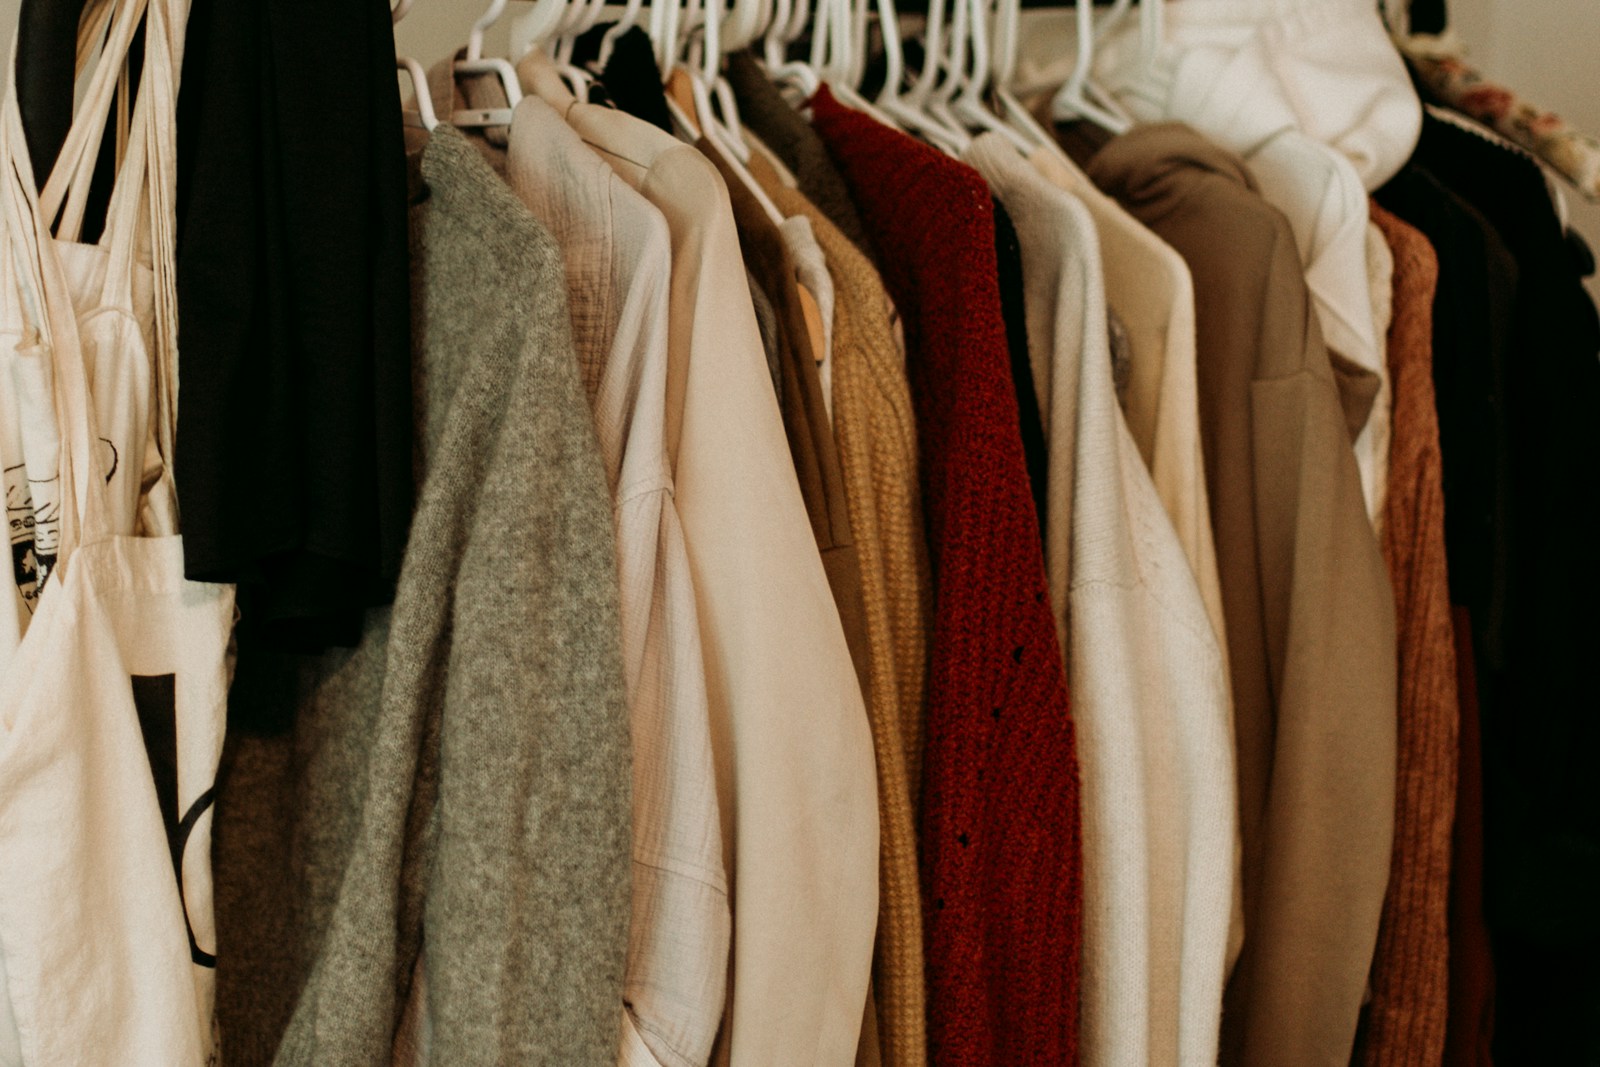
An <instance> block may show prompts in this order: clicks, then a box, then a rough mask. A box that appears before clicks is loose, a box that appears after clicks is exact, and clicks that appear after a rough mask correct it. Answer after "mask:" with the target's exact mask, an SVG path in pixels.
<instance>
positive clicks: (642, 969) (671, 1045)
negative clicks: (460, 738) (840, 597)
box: [506, 96, 732, 1067]
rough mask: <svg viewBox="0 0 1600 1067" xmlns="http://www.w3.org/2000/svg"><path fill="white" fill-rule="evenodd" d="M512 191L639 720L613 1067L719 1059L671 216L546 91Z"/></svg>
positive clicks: (702, 696) (709, 820)
mask: <svg viewBox="0 0 1600 1067" xmlns="http://www.w3.org/2000/svg"><path fill="white" fill-rule="evenodd" d="M506 180H507V182H509V183H510V185H511V188H512V190H513V191H514V192H515V193H516V194H517V196H518V198H520V199H521V200H522V202H523V203H524V204H526V205H527V206H528V208H529V210H530V211H532V212H533V214H534V216H535V217H537V218H538V219H539V220H540V221H541V222H543V223H544V224H545V225H546V226H547V227H548V228H549V229H550V232H551V233H552V234H553V235H554V236H555V239H556V243H557V244H559V245H560V246H561V253H562V258H563V261H564V263H565V265H566V274H567V289H568V294H569V306H570V308H571V312H572V335H573V342H574V345H575V347H576V349H577V354H578V362H579V367H580V369H581V372H582V375H583V381H584V386H585V388H586V389H587V390H588V394H589V401H590V404H591V406H592V407H593V409H594V420H595V429H596V430H597V432H598V434H599V438H600V451H601V455H602V456H603V457H604V459H605V462H606V472H607V474H608V476H609V477H610V480H611V488H612V497H613V500H614V502H615V504H614V508H615V512H614V513H615V516H616V525H617V557H618V558H617V569H618V573H619V578H620V581H621V608H622V652H623V662H624V666H625V668H626V672H627V681H628V696H629V708H630V711H631V714H632V724H633V731H632V737H633V918H632V924H631V927H630V931H629V940H628V965H627V967H628V969H627V974H626V977H625V979H624V984H623V994H624V997H625V1010H624V1011H623V1013H622V1028H623V1036H622V1046H621V1056H620V1059H619V1062H620V1063H622V1064H626V1065H630V1067H632V1065H636V1064H637V1065H648V1064H655V1063H660V1064H667V1065H671V1067H690V1065H695V1064H703V1063H705V1062H707V1060H708V1059H709V1058H710V1056H711V1046H712V1043H713V1042H714V1041H715V1039H716V1034H717V1026H718V1023H719V1022H720V1021H721V1019H722V1009H723V1003H724V999H725V995H726V984H727V968H728V948H729V942H730V938H731V930H732V917H731V912H730V909H729V904H728V883H727V877H726V875H725V873H724V870H723V860H722V851H723V850H722V832H721V825H722V824H721V817H720V815H719V813H718V810H717V792H716V771H715V759H714V756H713V751H712V744H711V719H710V710H709V706H708V704H707V698H706V679H705V662H704V656H703V649H702V647H701V641H700V622H699V612H698V609H697V608H696V605H695V595H694V584H693V582H692V581H691V579H690V571H689V557H688V553H687V550H686V548H685V544H684V535H683V530H682V527H681V525H680V522H679V518H678V510H677V507H676V504H675V503H674V500H673V478H672V470H671V466H670V464H669V463H668V460H667V447H666V410H667V335H668V304H669V301H668V297H669V292H670V287H671V276H672V249H671V243H670V238H669V236H668V231H667V222H666V219H665V218H663V217H662V215H661V212H659V211H657V210H656V209H655V208H654V207H653V206H652V205H651V204H650V202H649V201H647V200H646V199H645V198H644V197H642V196H641V195H639V193H638V192H636V191H635V190H634V189H633V188H632V187H630V186H629V185H628V184H627V183H626V182H624V181H622V179H621V178H619V177H617V175H616V174H615V173H614V172H613V171H612V170H611V168H610V167H608V166H607V165H606V163H605V161H603V160H602V159H601V158H600V157H599V156H598V155H596V154H595V153H594V152H592V151H591V150H590V149H589V148H587V147H586V146H585V145H584V143H583V141H582V139H581V138H580V137H579V136H578V135H577V134H576V133H574V132H573V131H572V129H571V128H570V127H569V126H567V124H566V123H565V122H563V121H562V119H561V116H560V115H558V114H557V113H556V111H555V109H554V108H552V107H551V106H550V105H549V104H547V103H545V102H544V101H543V100H541V99H539V98H538V97H536V96H529V97H525V98H524V99H523V101H522V102H521V103H520V104H518V105H517V109H516V112H515V115H514V117H513V121H512V125H511V140H510V144H509V146H508V153H507V161H506Z"/></svg>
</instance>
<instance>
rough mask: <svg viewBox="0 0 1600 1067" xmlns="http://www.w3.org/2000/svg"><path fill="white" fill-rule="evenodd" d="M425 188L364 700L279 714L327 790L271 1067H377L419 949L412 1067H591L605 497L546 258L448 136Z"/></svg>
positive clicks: (602, 824) (313, 825)
mask: <svg viewBox="0 0 1600 1067" xmlns="http://www.w3.org/2000/svg"><path fill="white" fill-rule="evenodd" d="M423 174H424V176H425V178H426V179H427V183H428V187H429V190H430V196H429V198H428V200H427V201H426V202H425V203H424V204H422V205H421V206H419V207H417V208H415V209H413V233H412V241H413V245H412V269H413V285H414V287H415V298H414V305H413V306H414V308H415V313H416V329H415V330H414V332H413V338H414V342H415V344H416V346H417V348H418V356H417V363H416V366H415V375H416V381H417V388H418V390H419V394H420V396H421V398H422V400H421V402H419V404H418V408H417V411H418V418H419V426H418V438H419V440H418V449H417V455H418V458H419V460H421V461H422V464H423V467H424V470H425V472H426V473H425V476H424V478H423V480H422V484H421V491H420V492H419V494H418V498H417V500H418V503H417V513H416V518H415V520H414V521H413V523H412V527H411V538H410V541H409V543H408V544H407V547H406V554H405V561H404V564H403V567H402V569H401V573H400V584H399V591H398V592H397V594H396V596H395V604H394V610H393V616H392V621H391V625H390V627H389V630H388V633H387V645H386V646H384V645H381V644H378V645H373V646H372V647H371V648H364V649H362V650H359V652H360V654H361V659H360V662H363V663H367V664H370V665H371V666H373V667H377V668H379V669H381V671H382V675H381V683H378V682H377V680H376V679H375V678H366V679H363V682H364V684H363V686H362V687H361V688H360V689H357V690H355V693H356V694H357V695H361V696H369V697H377V698H378V700H379V701H380V705H379V706H378V707H375V708H373V707H364V706H362V704H361V703H360V702H339V703H336V704H335V703H330V704H328V705H322V706H319V707H317V708H314V709H313V710H314V712H315V714H313V715H310V716H307V715H305V713H302V718H303V719H306V718H309V720H310V721H309V722H307V723H306V724H305V728H306V730H307V731H308V733H310V734H311V735H313V736H314V737H317V738H319V739H321V740H322V741H323V745H322V747H323V748H324V751H323V752H322V753H319V754H318V758H317V759H316V761H315V762H314V763H313V764H312V767H311V770H312V771H313V772H316V771H324V770H344V769H348V773H345V774H340V775H339V778H338V780H337V781H327V780H325V777H326V776H321V777H315V778H313V779H312V780H311V782H310V783H309V784H310V785H311V786H315V787H317V791H316V792H311V793H309V794H306V800H307V803H306V804H305V805H304V806H303V808H302V810H303V811H304V813H305V815H304V818H305V822H306V824H307V826H306V831H305V832H306V833H307V834H308V835H310V836H309V839H307V840H304V841H302V842H297V845H298V847H299V849H302V850H304V851H296V852H295V853H293V854H292V855H293V858H295V859H299V860H301V861H302V862H305V869H304V870H303V872H302V873H303V888H301V890H300V897H299V900H298V901H297V902H300V903H303V905H304V906H305V908H306V909H307V911H308V912H310V913H311V915H312V916H313V917H315V919H317V920H318V921H315V922H313V923H311V924H309V925H310V926H311V927H312V928H311V929H307V930H304V931H295V932H294V934H291V936H295V935H298V936H300V937H302V938H303V939H304V942H305V943H304V944H294V945H293V947H292V948H291V949H290V951H293V952H296V953H299V952H304V953H305V958H306V959H308V960H309V961H310V967H309V976H308V977H307V978H306V980H305V984H304V986H303V987H302V989H301V991H300V995H299V1000H298V1004H297V1005H296V1008H295V1011H294V1014H293V1017H292V1018H291V1019H290V1020H289V1021H288V1029H287V1032H286V1034H285V1035H284V1038H283V1041H282V1044H281V1046H280V1047H279V1048H278V1051H277V1055H276V1057H275V1058H274V1059H273V1061H272V1062H274V1063H275V1064H278V1065H280V1067H289V1065H306V1067H311V1065H318V1067H321V1065H326V1064H358V1063H364V1064H376V1063H388V1062H389V1059H390V1054H391V1053H390V1049H391V1042H392V1040H393V1037H394V1032H395V1025H396V1022H397V1019H398V1016H399V1011H400V1005H401V1004H402V1003H403V1002H404V1000H405V997H406V995H407V993H408V991H409V985H410V978H411V974H412V966H413V963H414V960H415V954H416V951H417V949H418V947H419V942H420V943H422V944H421V947H422V950H423V952H424V954H425V956H426V966H427V976H428V989H429V994H428V1005H429V1016H430V1021H431V1023H432V1027H433V1044H432V1049H433V1055H434V1057H435V1060H436V1062H439V1063H475V1064H499V1065H509V1064H562V1065H573V1067H576V1065H580V1064H587V1065H591V1067H611V1065H613V1064H615V1063H616V1057H617V1048H618V1027H617V1005H618V1004H619V1003H621V1000H622V975H623V967H624V962H625V958H626V955H627V946H628V917H629V894H630V884H629V854H630V850H631V845H632V817H631V815H632V813H631V786H632V782H631V773H630V770H631V753H630V740H629V727H628V713H627V702H626V695H625V687H624V682H623V677H622V662H621V637H620V632H619V630H620V627H619V623H618V608H617V579H616V563H615V559H616V549H615V545H614V538H613V533H612V527H611V502H610V494H609V492H608V490H607V486H606V477H605V469H604V467H603V465H602V462H601V458H600V451H599V446H598V443H597V442H596V440H595V431H594V424H593V422H592V420H591V418H590V415H589V410H588V405H587V403H586V402H585V399H584V394H583V387H582V384H581V382H580V381H579V377H578V366H577V360H576V359H575V358H574V356H573V349H572V341H571V336H570V325H569V322H568V314H567V303H566V287H565V285H564V282H563V270H562V265H561V253H560V250H559V249H558V248H557V247H556V245H555V242H554V241H553V239H552V238H551V237H550V234H549V232H548V231H547V230H545V229H544V227H542V226H541V225H539V223H538V222H537V221H536V220H535V219H534V218H533V216H532V215H530V214H529V213H528V211H527V210H526V209H525V208H524V207H523V206H522V205H521V204H520V203H519V202H517V200H516V199H515V197H514V196H513V195H512V194H511V191H510V190H509V189H507V188H506V187H505V185H504V183H502V182H501V181H500V180H499V179H498V178H496V177H495V176H494V174H493V173H492V172H491V171H490V169H489V167H488V166H487V165H486V164H485V163H484V162H483V161H482V159H481V158H479V155H478V152H477V150H476V149H474V148H473V147H472V146H471V145H470V144H469V143H468V142H467V141H466V139H465V138H464V137H462V136H461V134H460V133H458V132H457V131H456V130H454V129H452V128H450V127H448V126H443V125H441V126H440V127H439V128H438V129H437V130H435V131H434V133H433V135H432V139H431V140H430V142H429V144H428V147H427V149H426V151H425V153H424V156H423ZM485 279H495V280H496V281H495V284H493V285H489V284H486V283H485ZM382 637H383V635H382V634H381V632H379V633H376V634H374V635H373V636H370V637H369V638H368V640H369V642H370V641H374V640H378V641H381V640H382ZM330 662H332V663H337V662H339V661H338V658H337V657H330ZM332 680H333V681H334V683H336V684H340V685H345V684H350V683H351V680H349V679H343V680H341V677H340V675H339V672H337V671H335V672H334V675H333V677H332ZM380 689H381V695H379V690H380ZM364 717H366V718H364ZM330 719H331V720H332V721H329V720H330ZM330 746H332V747H330ZM330 796H331V797H334V798H337V800H338V801H339V803H338V804H336V805H334V806H332V807H331V808H329V807H323V806H319V805H316V804H314V803H310V802H311V801H315V800H319V799H327V798H329V797H330ZM424 823H425V824H426V828H425V829H424V826H423V824H424ZM243 873H244V872H243V871H241V875H242V874H243ZM292 884H293V883H291V885H292ZM324 907H326V909H327V910H326V913H325V915H319V914H318V912H320V911H321V910H322V909H323V908H324ZM258 995H259V993H258ZM224 1023H226V1020H224ZM224 1040H226V1038H224ZM228 1056H229V1062H230V1063H243V1062H259V1061H247V1060H246V1059H243V1058H239V1057H236V1056H235V1054H234V1052H233V1051H232V1050H230V1052H229V1053H228Z"/></svg>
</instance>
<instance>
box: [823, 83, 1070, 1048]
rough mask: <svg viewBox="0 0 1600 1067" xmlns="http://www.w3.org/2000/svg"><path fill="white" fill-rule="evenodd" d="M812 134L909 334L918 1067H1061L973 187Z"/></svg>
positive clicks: (894, 143) (1053, 871)
mask: <svg viewBox="0 0 1600 1067" xmlns="http://www.w3.org/2000/svg"><path fill="white" fill-rule="evenodd" d="M812 107H813V109H814V113H815V119H814V122H815V126H816V129H817V132H818V133H820V134H821V135H822V138H823V141H824V142H826V144H827V146H828V150H829V151H830V152H831V153H832V155H833V157H834V159H835V160H836V161H837V162H838V164H839V169H840V170H841V171H842V172H843V173H844V176H845V180H846V182H847V183H848V184H849V186H850V191H851V194H852V196H853V197H854V198H855V201H856V204H857V206H858V207H859V208H860V209H861V216H862V220H863V222H864V223H865V225H866V229H867V234H868V237H869V239H870V240H871V241H872V243H873V245H874V247H875V249H876V251H877V253H878V260H879V262H881V263H882V264H883V270H884V282H885V284H886V285H887V286H888V288H889V292H890V295H891V296H892V297H893V299H894V301H895V304H896V306H897V307H898V308H899V310H900V313H901V315H902V316H903V317H904V320H905V328H906V349H907V353H908V355H907V364H908V366H907V371H908V374H909V377H910V380H911V392H912V397H913V400H914V403H915V406H916V413H917V427H918V431H919V441H920V445H921V450H922V451H921V464H922V484H923V499H924V501H925V502H926V505H927V512H928V527H929V532H930V535H931V536H930V549H931V558H932V564H933V577H934V588H935V608H934V620H933V647H932V652H931V657H930V674H929V682H928V713H927V741H926V749H925V752H924V757H923V789H922V812H921V815H922V818H921V828H922V887H923V915H924V933H925V938H926V945H927V953H928V960H927V969H928V1030H929V1046H930V1049H929V1051H930V1054H931V1059H932V1062H934V1063H935V1064H939V1065H941V1067H943V1065H949V1067H987V1065H991V1064H993V1065H996V1067H1001V1065H1003V1067H1011V1065H1022V1064H1029V1065H1031V1064H1050V1065H1052V1067H1055V1065H1062V1064H1075V1063H1076V1062H1077V1034H1078V931H1079V926H1080V909H1081V905H1082V879H1081V870H1080V868H1081V861H1080V857H1079V850H1078V833H1079V823H1078V777H1077V762H1076V755H1075V753H1074V748H1073V731H1072V721H1071V718H1070V716H1069V713H1068V708H1067V687H1066V671H1065V666H1064V664H1063V663H1062V659H1061V651H1060V648H1059V646H1058V645H1057V643H1056V631H1055V623H1054V622H1053V620H1052V617H1051V609H1050V601H1049V593H1048V589H1047V587H1046V585H1045V572H1044V558H1043V553H1042V551H1041V548H1040V540H1039V527H1038V521H1037V519H1036V518H1035V515H1034V509H1033V500H1032V497H1031V494H1030V490H1029V487H1028V475H1027V469H1026V467H1025V466H1024V463H1023V455H1022V437H1021V430H1020V429H1019V426H1018V416H1017V401H1016V393H1015V390H1014V388H1013V386H1012V382H1011V368H1010V357H1009V355H1008V353H1007V349H1006V333H1005V326H1004V324H1003V323H1002V321H1001V314H1000V293H999V289H998V283H997V280H996V265H995V251H994V215H993V207H992V204H991V201H990V198H989V189H988V187H987V186H986V185H985V184H984V182H983V179H982V178H981V177H980V176H979V175H978V173H977V172H976V171H974V170H972V169H971V168H970V167H967V166H965V165H964V164H961V163H958V162H956V161H955V160H952V159H950V158H948V157H946V156H944V155H941V154H940V153H939V152H937V151H935V150H934V149H931V148H929V147H927V146H926V145H922V144H919V143H917V142H916V141H913V140H911V139H910V138H908V137H906V136H905V135H904V134H901V133H898V132H895V131H892V130H890V129H888V128H887V127H884V126H881V125H879V124H878V123H877V122H875V121H874V120H872V119H871V118H868V117H867V116H865V115H862V114H860V113H858V112H855V111H851V110H848V109H847V108H845V107H843V106H841V105H840V104H839V103H838V102H837V101H835V100H834V99H833V97H832V96H831V95H830V94H829V93H828V92H827V90H826V89H823V90H821V91H820V92H819V93H818V94H817V96H816V97H815V98H814V99H813V101H812Z"/></svg>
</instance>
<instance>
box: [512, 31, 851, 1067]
mask: <svg viewBox="0 0 1600 1067" xmlns="http://www.w3.org/2000/svg"><path fill="white" fill-rule="evenodd" d="M519 74H520V75H521V78H522V82H523V88H524V90H525V91H526V92H528V93H530V94H533V95H536V96H538V97H541V98H542V99H544V100H545V101H546V102H547V103H549V104H550V105H551V106H553V107H554V108H555V110H556V111H557V112H558V113H559V114H560V115H561V116H562V117H563V118H564V119H565V120H566V122H567V123H568V125H570V126H571V127H572V128H573V130H575V131H576V132H577V133H578V134H579V136H580V137H582V138H583V140H584V142H585V143H586V144H587V145H589V147H590V148H591V149H593V150H595V151H596V152H598V153H599V155H600V157H601V158H602V159H604V160H605V162H606V163H608V164H609V165H610V166H611V168H612V169H613V170H614V171H615V172H616V174H617V175H618V176H620V177H621V178H622V179H623V180H624V181H625V182H627V183H628V184H629V185H630V186H632V187H633V188H634V189H636V190H638V191H639V192H640V193H642V194H643V195H644V197H645V199H646V200H648V201H650V202H651V203H652V204H653V205H654V206H655V207H656V208H657V209H658V210H659V211H660V212H661V213H662V215H663V216H664V217H665V219H666V222H667V227H668V231H669V233H670V238H671V249H672V277H671V295H670V311H669V335H668V342H667V349H668V370H667V409H666V427H667V452H668V455H669V457H670V458H671V460H672V462H673V475H674V478H675V480H676V498H675V499H676V503H677V507H678V514H679V517H680V518H681V520H682V523H683V533H684V540H685V543H686V546H687V550H688V556H689V566H690V571H691V573H692V577H693V581H694V587H695V599H696V604H697V606H698V608H699V617H700V628H701V640H702V643H703V646H704V658H705V671H706V687H707V695H708V701H709V706H710V716H711V742H712V749H713V752H714V755H715V759H716V770H717V789H718V800H719V807H720V812H721V817H722V842H723V862H724V866H725V869H726V870H727V872H728V875H729V881H730V889H731V894H732V897H731V899H732V905H733V962H732V969H731V974H730V982H729V989H728V1007H727V1011H726V1014H725V1017H724V1019H723V1024H722V1029H721V1032H720V1034H719V1036H718V1039H717V1047H716V1050H715V1052H714V1054H713V1062H716V1063H724V1064H727V1063H731V1064H737V1065H740V1067H744V1065H749V1067H768V1065H784V1064H794V1065H801V1064H804V1065H807V1067H813V1065H834V1064H837V1065H841V1067H842V1065H848V1064H852V1063H853V1062H854V1060H855V1055H856V1045H857V1039H858V1036H859V1034H860V1029H861V1018H862V1006H863V1004H864V1003H865V1000H866V993H867V979H868V974H869V971H870V969H871V963H872V947H873V936H874V932H875V929H876V924H877V915H878V804H877V777H876V770H875V767H874V761H873V749H872V737H871V734H870V733H869V731H868V728H867V718H866V709H865V706H864V703H863V700H862V694H861V689H860V685H859V683H858V682H857V680H856V673H855V668H854V667H853V665H852V663H851V660H850V652H849V649H848V648H847V647H846V645H845V639H844V631H843V628H842V626H841V625H840V622H839V616H838V612H837V610H836V609H835V607H834V603H833V595H832V593H831V591H830V589H829V586H828V581H827V577H826V575H825V574H824V572H823V569H822V561H821V558H820V557H819V555H818V553H817V546H816V541H815V539H814V538H813V536H812V532H811V524H810V521H809V520H808V519H807V516H806V510H805V505H804V503H803V501H802V500H801V496H800V487H799V481H798V479H797V477H796V475H795V471H794V465H793V461H792V460H791V459H790V456H789V447H788V443H787V439H786V438H785V436H784V432H783V424H782V421H781V418H780V416H779V413H778V406H777V401H776V399H775V398H774V396H773V391H772V383H771V381H770V379H769V378H768V376H767V370H766V363H765V360H764V358H763V355H762V349H761V339H760V335H759V333H758V331H757V327H756V321H755V314H754V311H753V310H752V307H751V304H750V295H749V289H748V287H747V285H746V282H745V274H744V264H743V260H742V259H741V257H740V252H739V242H738V236H737V234H736V233H735V231H734V225H733V214H732V208H731V207H730V205H729V201H728V192H727V188H726V187H725V186H724V185H723V183H722V179H721V177H720V175H718V173H717V171H716V168H715V167H714V166H713V165H712V164H711V163H710V161H709V160H707V159H705V158H704V157H703V156H701V155H700V154H699V152H697V151H696V150H695V149H694V148H692V147H690V146H689V145H686V144H683V143H681V142H679V141H677V140H674V139H673V138H672V137H671V136H670V135H668V134H666V133H663V132H662V131H660V130H657V129H656V128H654V127H652V126H650V125H649V124H648V123H645V122H642V121H640V120H638V119H635V118H633V117H631V116H629V115H625V114H623V113H621V112H618V111H613V110H611V109H609V108H605V107H600V106H597V105H591V104H583V103H579V102H577V101H576V100H575V99H574V98H573V97H572V96H571V94H570V93H569V92H568V91H567V90H566V88H565V86H564V85H563V84H562V83H561V81H560V79H559V77H557V76H556V75H555V72H554V70H553V66H552V64H551V63H550V61H549V60H548V59H547V58H546V57H544V56H542V55H540V54H538V53H536V52H535V53H531V54H530V55H529V56H528V57H526V58H525V59H524V60H523V62H522V64H521V65H520V67H519ZM684 949H685V951H688V952H698V951H701V950H702V947H701V946H693V945H690V946H685V947H684Z"/></svg>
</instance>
